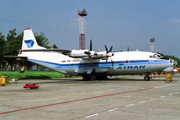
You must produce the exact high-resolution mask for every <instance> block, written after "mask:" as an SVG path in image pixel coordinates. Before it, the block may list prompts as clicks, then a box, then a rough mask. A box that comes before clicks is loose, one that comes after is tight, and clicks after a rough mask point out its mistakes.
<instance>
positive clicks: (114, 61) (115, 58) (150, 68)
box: [7, 28, 176, 80]
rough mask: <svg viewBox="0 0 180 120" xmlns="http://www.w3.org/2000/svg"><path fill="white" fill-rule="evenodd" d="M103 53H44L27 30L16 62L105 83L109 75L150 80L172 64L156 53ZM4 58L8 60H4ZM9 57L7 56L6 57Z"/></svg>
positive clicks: (168, 70)
mask: <svg viewBox="0 0 180 120" xmlns="http://www.w3.org/2000/svg"><path fill="white" fill-rule="evenodd" d="M105 49H106V51H101V52H96V51H93V50H92V41H90V49H89V50H62V49H46V48H44V47H41V46H39V45H38V44H37V41H36V39H35V37H34V34H33V32H32V30H31V28H28V29H25V30H24V35H23V41H22V49H21V50H20V51H19V54H18V56H17V58H22V59H26V60H27V61H30V62H32V63H35V64H38V65H41V66H44V67H47V68H50V69H52V70H55V71H57V72H60V73H63V74H69V75H78V76H83V80H90V79H91V78H92V76H93V77H96V79H107V76H113V75H132V74H143V73H147V75H146V76H145V77H144V80H150V77H149V74H150V73H153V72H161V71H163V72H172V71H173V70H174V65H175V64H176V61H174V60H172V59H169V58H165V57H163V56H160V55H159V54H157V53H152V52H142V51H138V50H136V51H126V52H112V46H111V48H110V49H109V50H108V49H107V47H106V45H105ZM7 57H8V56H7ZM9 57H10V56H9Z"/></svg>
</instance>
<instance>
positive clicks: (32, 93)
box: [0, 91, 83, 95]
mask: <svg viewBox="0 0 180 120" xmlns="http://www.w3.org/2000/svg"><path fill="white" fill-rule="evenodd" d="M0 93H25V94H26V93H29V94H55V95H83V93H41V92H36V93H34V92H8V91H6V92H4V91H0Z"/></svg>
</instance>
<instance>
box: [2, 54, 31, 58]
mask: <svg viewBox="0 0 180 120" xmlns="http://www.w3.org/2000/svg"><path fill="white" fill-rule="evenodd" d="M3 57H5V58H21V59H27V58H28V57H26V56H12V55H5V56H3Z"/></svg>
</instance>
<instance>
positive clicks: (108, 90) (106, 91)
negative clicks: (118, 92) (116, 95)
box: [95, 90, 113, 93]
mask: <svg viewBox="0 0 180 120" xmlns="http://www.w3.org/2000/svg"><path fill="white" fill-rule="evenodd" d="M111 91H113V90H107V91H99V92H95V93H104V92H111Z"/></svg>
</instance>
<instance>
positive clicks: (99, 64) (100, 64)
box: [28, 59, 169, 68]
mask: <svg viewBox="0 0 180 120" xmlns="http://www.w3.org/2000/svg"><path fill="white" fill-rule="evenodd" d="M28 60H29V61H31V62H34V63H37V64H41V65H46V66H51V67H59V68H83V67H111V66H112V62H107V63H106V62H92V63H62V64H59V63H53V62H47V61H41V60H34V59H28ZM168 63H169V60H130V61H128V62H127V61H114V62H113V66H124V65H126V66H127V65H152V64H168Z"/></svg>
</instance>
